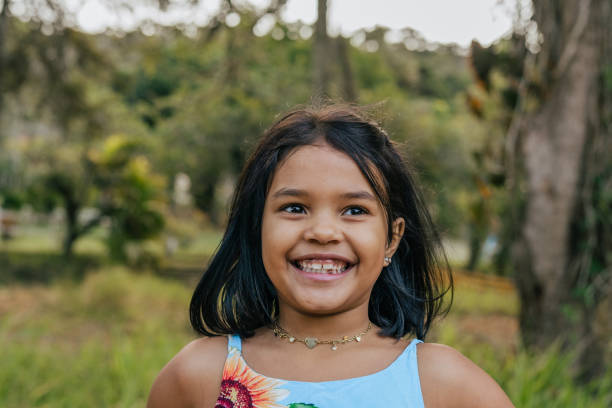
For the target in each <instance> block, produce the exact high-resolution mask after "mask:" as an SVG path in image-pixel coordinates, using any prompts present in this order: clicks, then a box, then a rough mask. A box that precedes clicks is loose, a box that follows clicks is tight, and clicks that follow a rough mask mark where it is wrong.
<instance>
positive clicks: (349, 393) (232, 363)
mask: <svg viewBox="0 0 612 408" xmlns="http://www.w3.org/2000/svg"><path fill="white" fill-rule="evenodd" d="M420 342H421V341H420V340H416V339H415V340H412V342H411V343H410V344H409V345H408V346H407V347H406V348H405V349H404V351H403V352H402V354H400V356H399V357H397V358H396V359H395V360H394V361H393V362H392V363H391V364H390V365H389V366H388V367H386V368H384V369H383V370H381V371H378V372H376V373H373V374H369V375H365V376H362V377H355V378H347V379H345V380H334V381H321V382H306V381H286V380H280V379H277V378H271V377H266V376H265V375H262V374H259V373H257V372H256V371H254V370H252V369H251V368H250V367H249V366H248V365H247V364H246V361H245V360H244V358H242V342H241V340H240V337H239V336H236V335H234V336H229V340H228V355H227V359H226V360H225V366H224V367H223V380H222V382H221V392H220V394H219V398H218V399H217V404H216V405H215V408H219V407H220V408H248V407H255V408H264V407H265V408H356V407H368V408H371V407H410V408H424V406H425V404H424V403H423V395H422V393H421V384H420V381H419V371H418V366H417V347H416V345H417V344H418V343H420Z"/></svg>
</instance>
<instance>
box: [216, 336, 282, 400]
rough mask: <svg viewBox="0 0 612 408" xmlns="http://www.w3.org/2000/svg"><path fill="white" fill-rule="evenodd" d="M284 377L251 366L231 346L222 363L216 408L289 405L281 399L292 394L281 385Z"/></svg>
mask: <svg viewBox="0 0 612 408" xmlns="http://www.w3.org/2000/svg"><path fill="white" fill-rule="evenodd" d="M283 384H285V381H281V380H276V379H273V378H268V377H264V376H262V375H259V374H257V373H256V372H254V371H253V370H251V369H250V368H249V367H248V366H247V365H246V363H245V362H244V360H243V359H242V358H241V357H240V352H239V351H238V349H234V348H233V349H232V350H231V351H230V353H229V356H228V358H227V361H226V362H225V366H224V367H223V379H222V381H221V392H220V394H219V398H218V399H217V404H216V405H215V408H286V406H285V405H282V404H279V403H278V401H280V400H282V399H284V398H286V397H287V396H288V395H289V390H285V389H281V388H279V387H280V386H282V385H283Z"/></svg>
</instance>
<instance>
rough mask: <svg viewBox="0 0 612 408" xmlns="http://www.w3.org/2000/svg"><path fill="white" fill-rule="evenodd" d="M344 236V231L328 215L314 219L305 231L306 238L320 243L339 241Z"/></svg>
mask: <svg viewBox="0 0 612 408" xmlns="http://www.w3.org/2000/svg"><path fill="white" fill-rule="evenodd" d="M341 238H342V231H341V230H340V228H338V226H337V225H336V224H335V223H334V222H333V221H332V220H330V219H329V218H328V217H320V218H317V219H313V222H312V223H311V225H310V226H309V227H308V228H306V230H305V231H304V239H305V240H307V241H310V242H317V243H320V244H329V243H331V242H338V241H340V239H341Z"/></svg>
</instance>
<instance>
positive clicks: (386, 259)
mask: <svg viewBox="0 0 612 408" xmlns="http://www.w3.org/2000/svg"><path fill="white" fill-rule="evenodd" d="M390 263H391V258H390V257H388V256H385V266H387V265H389V264H390Z"/></svg>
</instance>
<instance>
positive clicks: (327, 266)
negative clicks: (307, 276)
mask: <svg viewBox="0 0 612 408" xmlns="http://www.w3.org/2000/svg"><path fill="white" fill-rule="evenodd" d="M291 263H292V264H293V266H295V267H296V268H298V269H299V270H301V271H302V272H305V273H316V274H322V275H323V274H325V275H339V274H341V273H342V272H344V271H346V270H347V269H348V268H349V267H350V266H352V265H350V264H348V263H347V262H343V261H340V260H338V259H301V260H296V261H291Z"/></svg>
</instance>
